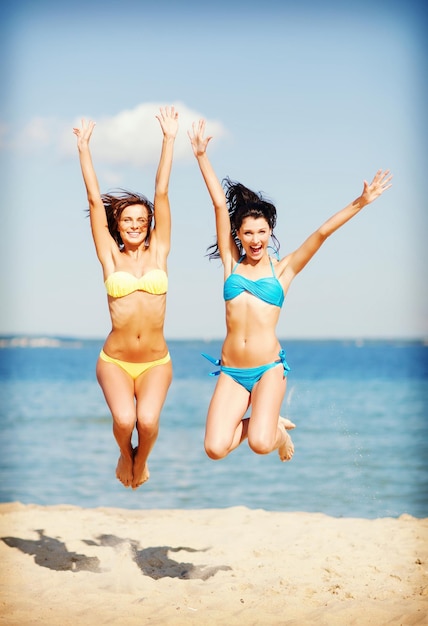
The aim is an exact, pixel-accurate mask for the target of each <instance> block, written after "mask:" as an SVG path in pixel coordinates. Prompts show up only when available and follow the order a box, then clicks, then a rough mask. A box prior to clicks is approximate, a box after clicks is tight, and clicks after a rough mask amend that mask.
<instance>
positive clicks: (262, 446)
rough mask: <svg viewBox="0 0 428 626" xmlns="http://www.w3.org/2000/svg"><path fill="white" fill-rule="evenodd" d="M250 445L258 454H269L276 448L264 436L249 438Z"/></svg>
mask: <svg viewBox="0 0 428 626" xmlns="http://www.w3.org/2000/svg"><path fill="white" fill-rule="evenodd" d="M248 445H249V446H250V448H251V450H252V451H253V452H255V453H256V454H269V453H270V452H272V450H273V448H274V444H273V442H272V441H271V440H270V439H268V438H266V437H262V436H255V437H254V436H253V437H248Z"/></svg>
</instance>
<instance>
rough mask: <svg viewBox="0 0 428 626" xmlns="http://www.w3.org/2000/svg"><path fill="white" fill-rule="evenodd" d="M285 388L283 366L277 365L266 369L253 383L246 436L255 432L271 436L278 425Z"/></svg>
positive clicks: (285, 381) (285, 380)
mask: <svg viewBox="0 0 428 626" xmlns="http://www.w3.org/2000/svg"><path fill="white" fill-rule="evenodd" d="M286 388H287V378H286V377H285V376H284V368H283V367H282V365H277V366H276V367H272V368H271V369H270V370H267V372H265V373H264V374H263V376H262V377H261V379H260V380H259V381H258V382H257V383H256V384H255V385H254V387H253V391H252V394H251V405H252V406H251V419H250V423H249V426H248V436H249V437H250V436H251V434H253V433H255V432H260V433H266V434H267V433H270V434H271V436H273V435H274V434H275V433H276V430H277V427H278V418H279V415H280V411H281V404H282V401H283V399H284V395H285V390H286Z"/></svg>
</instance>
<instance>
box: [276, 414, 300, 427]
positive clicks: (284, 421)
mask: <svg viewBox="0 0 428 626" xmlns="http://www.w3.org/2000/svg"><path fill="white" fill-rule="evenodd" d="M279 421H280V423H282V424H283V426H284V428H285V430H293V428H296V424H294V422H291V421H290V420H289V419H287V418H286V417H281V416H279Z"/></svg>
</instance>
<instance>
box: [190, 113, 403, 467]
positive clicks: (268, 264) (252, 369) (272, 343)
mask: <svg viewBox="0 0 428 626" xmlns="http://www.w3.org/2000/svg"><path fill="white" fill-rule="evenodd" d="M189 137H190V141H191V144H192V148H193V152H194V154H195V156H196V159H197V161H198V165H199V168H200V170H201V173H202V176H203V178H204V180H205V184H206V186H207V189H208V192H209V194H210V196H211V200H212V202H213V205H214V211H215V220H216V231H217V242H216V244H214V246H211V248H209V249H208V250H209V251H210V254H209V256H210V258H220V259H221V261H222V263H223V267H224V299H225V306H226V327H227V334H226V339H225V341H224V343H223V347H222V352H221V360H218V361H216V360H214V359H211V360H212V361H213V362H214V363H216V364H217V365H219V366H220V370H219V372H216V374H219V376H218V381H217V385H216V387H215V391H214V394H213V397H212V399H211V403H210V406H209V409H208V416H207V423H206V432H205V450H206V452H207V454H208V456H209V457H210V458H212V459H221V458H224V457H225V456H227V455H228V454H229V453H230V452H231V451H232V450H234V449H235V448H237V447H238V446H239V444H240V443H242V441H244V440H245V439H247V440H248V444H249V446H250V448H251V449H252V450H253V451H254V452H256V453H257V454H268V453H270V452H272V451H273V450H278V453H279V457H280V459H281V461H289V460H290V459H291V458H292V456H293V453H294V446H293V443H292V441H291V438H290V435H289V433H288V430H290V429H292V428H294V424H293V423H292V422H290V421H289V420H286V419H284V418H282V417H279V414H280V409H281V404H282V401H283V398H284V394H285V389H286V383H287V378H286V376H287V372H288V371H289V369H290V368H289V367H288V365H287V362H286V359H285V352H284V350H283V349H282V348H281V345H280V344H279V341H278V339H277V337H276V334H275V329H276V325H277V322H278V319H279V315H280V311H281V306H282V304H283V301H284V297H285V295H286V293H287V291H288V288H289V287H290V284H291V282H292V280H293V279H294V277H295V276H296V275H297V274H298V273H299V272H300V271H301V270H302V269H303V268H304V267H305V266H306V264H307V263H308V262H309V261H310V259H311V258H312V257H313V256H314V254H315V253H316V252H317V251H318V250H319V248H320V247H321V245H322V244H323V243H324V241H325V240H326V239H327V237H329V236H330V235H331V234H332V233H334V232H335V231H336V230H337V229H338V228H340V227H341V226H343V224H345V223H346V222H348V221H349V220H350V219H351V218H352V217H354V216H355V215H356V214H357V213H358V212H359V211H360V210H361V209H362V208H363V207H365V206H366V205H367V204H369V203H370V202H373V200H375V199H376V198H378V197H379V196H380V195H381V194H382V193H383V192H384V191H385V190H386V189H388V188H389V187H390V186H391V184H390V183H391V178H392V177H391V176H390V175H389V172H388V171H386V172H383V171H381V170H379V171H378V172H377V173H376V175H375V177H374V179H373V181H372V182H371V183H370V184H368V183H367V182H364V188H363V192H362V194H361V196H359V197H358V198H357V199H356V200H354V201H353V202H352V203H351V204H349V205H348V206H347V207H345V208H344V209H342V210H341V211H339V212H338V213H336V214H335V215H333V216H332V217H331V218H330V219H328V220H327V221H326V222H325V223H324V224H323V225H322V226H321V227H320V228H319V229H318V230H317V231H315V232H314V233H313V234H312V235H310V237H308V239H306V241H305V242H304V243H303V244H302V245H301V246H300V247H299V248H297V250H295V251H294V252H292V253H291V254H288V255H286V256H285V257H283V258H282V259H280V260H278V261H277V260H276V259H272V258H271V257H270V256H269V254H268V245H269V243H270V240H271V239H272V241H273V243H274V244H277V243H278V242H277V240H276V238H275V236H274V234H273V230H274V227H275V224H276V209H275V207H274V205H273V204H271V203H270V202H268V201H266V200H265V199H264V198H263V197H262V196H261V194H257V193H254V192H253V191H251V190H250V189H248V188H247V187H244V185H241V184H240V183H234V182H232V181H230V180H229V179H226V181H225V190H226V191H225V192H224V191H223V188H222V186H221V184H220V182H219V180H218V178H217V176H216V174H215V172H214V170H213V168H212V166H211V163H210V161H209V159H208V156H207V153H206V148H207V145H208V142H209V141H210V139H211V137H205V122H204V120H200V121H199V123H198V124H196V123H194V124H193V132H192V133H190V132H189ZM204 356H207V355H204ZM208 358H210V357H208ZM250 405H251V416H250V417H249V418H248V419H245V414H246V412H247V410H248V408H249V406H250Z"/></svg>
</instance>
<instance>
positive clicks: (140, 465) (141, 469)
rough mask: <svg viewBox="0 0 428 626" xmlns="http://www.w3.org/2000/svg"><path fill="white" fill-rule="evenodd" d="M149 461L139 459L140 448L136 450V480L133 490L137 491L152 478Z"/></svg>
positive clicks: (134, 480)
mask: <svg viewBox="0 0 428 626" xmlns="http://www.w3.org/2000/svg"><path fill="white" fill-rule="evenodd" d="M146 461H147V459H145V458H139V457H138V447H137V448H135V450H134V471H133V473H134V478H133V480H132V488H133V489H137V488H138V487H139V486H140V485H142V484H143V483H145V482H147V481H148V480H149V478H150V472H149V467H148V465H147V462H146Z"/></svg>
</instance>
